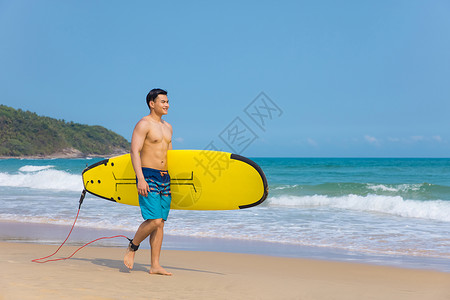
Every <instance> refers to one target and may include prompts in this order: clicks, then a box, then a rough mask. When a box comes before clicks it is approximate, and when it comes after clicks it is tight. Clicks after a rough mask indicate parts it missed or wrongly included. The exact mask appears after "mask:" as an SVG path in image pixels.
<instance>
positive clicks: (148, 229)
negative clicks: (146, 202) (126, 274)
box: [123, 219, 161, 269]
mask: <svg viewBox="0 0 450 300" xmlns="http://www.w3.org/2000/svg"><path fill="white" fill-rule="evenodd" d="M160 224H161V221H160V219H155V220H145V221H144V222H142V224H141V225H140V226H139V228H138V230H137V231H136V234H135V235H134V238H133V244H134V245H136V246H139V245H140V244H141V242H142V241H143V240H145V239H146V238H147V237H148V236H149V235H150V234H151V233H152V232H153V231H155V229H156V228H158V226H159V225H160ZM134 255H135V251H133V250H132V249H131V247H130V246H128V249H127V253H125V257H124V259H123V263H124V264H125V266H127V267H128V268H129V269H133V264H134Z"/></svg>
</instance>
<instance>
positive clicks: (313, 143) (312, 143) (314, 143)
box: [307, 138, 319, 147]
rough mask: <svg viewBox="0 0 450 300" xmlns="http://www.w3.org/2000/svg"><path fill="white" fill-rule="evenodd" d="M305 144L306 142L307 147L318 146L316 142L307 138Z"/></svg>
mask: <svg viewBox="0 0 450 300" xmlns="http://www.w3.org/2000/svg"><path fill="white" fill-rule="evenodd" d="M307 142H308V144H309V145H311V146H313V147H317V146H319V144H317V142H316V141H315V140H313V139H312V138H308V139H307Z"/></svg>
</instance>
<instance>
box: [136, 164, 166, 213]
mask: <svg viewBox="0 0 450 300" xmlns="http://www.w3.org/2000/svg"><path fill="white" fill-rule="evenodd" d="M142 173H143V174H144V178H145V181H146V182H147V183H148V186H149V187H150V192H149V193H148V195H147V196H142V195H139V206H140V208H141V214H142V217H143V218H144V220H153V219H163V220H164V221H166V220H167V217H168V216H169V210H170V202H171V201H172V196H171V193H170V176H169V173H168V172H167V171H161V170H156V169H151V168H142Z"/></svg>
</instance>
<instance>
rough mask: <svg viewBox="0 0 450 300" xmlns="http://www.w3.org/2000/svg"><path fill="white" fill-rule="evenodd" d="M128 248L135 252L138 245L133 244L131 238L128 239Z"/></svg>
mask: <svg viewBox="0 0 450 300" xmlns="http://www.w3.org/2000/svg"><path fill="white" fill-rule="evenodd" d="M130 249H131V251H134V252H136V251H137V250H138V249H139V245H137V246H136V245H135V244H133V240H131V241H130Z"/></svg>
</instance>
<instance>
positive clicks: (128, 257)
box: [123, 247, 135, 269]
mask: <svg viewBox="0 0 450 300" xmlns="http://www.w3.org/2000/svg"><path fill="white" fill-rule="evenodd" d="M134 255H135V251H133V250H131V249H130V247H128V248H127V253H125V257H124V258H123V263H124V264H125V266H127V268H128V269H133V265H134Z"/></svg>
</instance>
